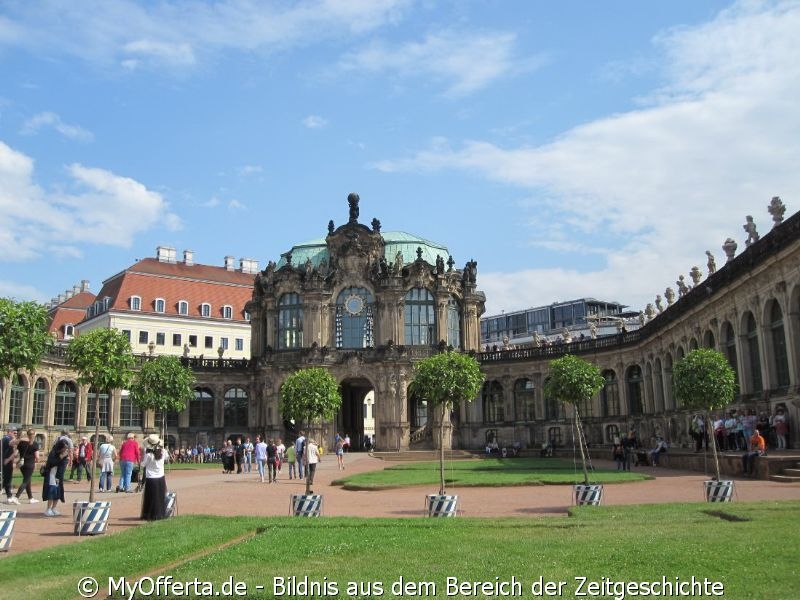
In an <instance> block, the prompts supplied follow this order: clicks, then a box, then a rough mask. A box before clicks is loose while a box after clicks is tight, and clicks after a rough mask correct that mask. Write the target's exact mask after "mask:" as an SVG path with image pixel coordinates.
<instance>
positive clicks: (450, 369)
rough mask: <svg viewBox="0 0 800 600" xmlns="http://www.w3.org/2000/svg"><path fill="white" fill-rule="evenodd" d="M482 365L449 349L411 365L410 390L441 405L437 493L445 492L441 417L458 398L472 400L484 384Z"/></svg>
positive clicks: (470, 357) (472, 358)
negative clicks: (412, 366)
mask: <svg viewBox="0 0 800 600" xmlns="http://www.w3.org/2000/svg"><path fill="white" fill-rule="evenodd" d="M483 379H484V377H483V373H481V366H480V364H478V361H477V360H475V358H474V357H472V356H469V355H467V354H462V353H460V352H455V351H449V352H442V353H440V354H435V355H433V356H429V357H428V358H425V359H423V360H421V361H419V362H418V363H417V364H416V365H414V381H412V382H411V391H412V392H413V393H414V394H415V395H417V396H418V397H419V398H423V399H425V400H427V401H428V402H430V403H431V404H432V405H434V406H440V407H441V409H442V410H441V415H440V417H441V421H440V426H439V484H440V485H439V493H440V494H444V493H445V479H444V421H445V416H446V414H447V411H448V410H450V409H451V408H453V407H454V406H456V405H457V404H459V403H460V402H471V401H472V400H474V399H475V397H476V396H477V395H478V394H479V393H480V391H481V385H483Z"/></svg>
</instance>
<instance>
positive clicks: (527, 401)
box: [514, 379, 536, 421]
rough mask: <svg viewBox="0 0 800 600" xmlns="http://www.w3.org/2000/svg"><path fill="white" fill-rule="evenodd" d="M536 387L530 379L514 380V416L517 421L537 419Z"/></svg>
mask: <svg viewBox="0 0 800 600" xmlns="http://www.w3.org/2000/svg"><path fill="white" fill-rule="evenodd" d="M535 392H536V389H535V388H534V386H533V381H531V380H530V379H517V380H516V381H515V382H514V418H515V419H516V420H517V421H533V420H535V419H536V394H535Z"/></svg>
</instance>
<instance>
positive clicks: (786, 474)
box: [769, 462, 800, 483]
mask: <svg viewBox="0 0 800 600" xmlns="http://www.w3.org/2000/svg"><path fill="white" fill-rule="evenodd" d="M769 479H770V481H780V482H782V483H800V462H798V463H795V465H794V467H784V468H783V469H781V472H780V473H778V474H776V475H770V476H769Z"/></svg>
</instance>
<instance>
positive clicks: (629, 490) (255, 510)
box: [0, 453, 800, 556]
mask: <svg viewBox="0 0 800 600" xmlns="http://www.w3.org/2000/svg"><path fill="white" fill-rule="evenodd" d="M346 460H347V467H346V471H345V473H357V472H362V471H370V470H375V469H382V468H384V467H385V466H387V465H390V464H391V463H387V462H384V461H382V460H380V459H377V458H373V457H371V456H369V455H368V454H364V453H354V454H349V455H348V456H347V459H346ZM595 463H596V466H598V467H609V468H611V467H612V463H610V462H608V463H607V464H605V463H604V462H603V461H595ZM634 470H635V471H640V472H644V473H648V474H650V475H654V476H655V479H653V480H650V481H643V482H634V483H621V484H613V485H606V486H605V492H604V500H603V503H604V504H608V505H625V504H652V503H664V502H701V501H703V500H704V495H703V494H704V492H703V484H702V482H703V481H704V480H706V479H707V477H706V476H705V475H703V474H702V473H696V472H689V471H679V470H673V469H667V468H652V467H643V468H635V469H634ZM341 475H342V472H341V471H339V470H338V469H337V468H336V460H335V457H333V456H325V457H324V459H323V461H322V463H321V464H320V466H319V468H318V469H317V479H316V482H315V485H314V491H315V492H317V493H322V494H323V495H324V505H323V514H324V515H325V516H349V517H398V518H412V517H413V518H421V517H423V516H424V515H425V510H424V509H425V506H424V501H425V495H426V494H429V493H435V492H436V491H437V489H436V486H419V487H411V488H403V489H396V490H386V491H380V492H375V491H370V492H367V491H348V490H344V489H342V488H341V487H338V486H332V485H330V484H331V481H333V480H335V479H337V478H339V477H340V476H341ZM735 480H736V488H735V500H736V501H739V502H745V501H757V500H800V484H796V483H790V484H787V483H778V482H773V481H763V480H751V479H739V478H735ZM167 485H168V487H169V489H170V490H173V491H175V492H177V494H178V510H179V514H181V515H187V514H213V515H225V516H233V515H247V516H259V515H261V516H284V515H288V514H289V496H290V495H291V494H294V493H302V492H303V491H304V490H305V484H304V482H302V481H299V480H293V481H290V480H289V479H288V472H287V470H286V469H284V470H283V473H281V474H280V476H279V482H278V483H277V484H267V483H260V482H259V481H258V474H257V473H255V472H254V473H250V474H242V475H223V474H222V468H221V467H220V468H219V469H216V468H198V469H192V470H172V471H171V472H168V473H167ZM34 490H35V491H34V493H36V494H40V493H41V479H38V478H37V479H36V481H35V486H34ZM447 491H448V493H454V494H458V495H459V497H460V503H461V509H462V510H463V514H464V516H468V517H519V518H540V517H551V518H553V517H564V516H566V515H567V511H568V509H569V508H570V506H571V505H572V488H571V486H569V485H542V486H519V487H504V488H483V487H467V488H457V487H452V488H448V490H447ZM88 498H89V492H88V485H87V484H86V482H83V483H80V484H72V483H67V485H66V499H67V502H66V504H62V505H61V506H60V507H59V510H60V511H61V512H62V516H60V517H45V516H44V515H43V511H44V505H43V504H42V503H39V504H32V505H31V504H28V503H27V501H26V500H23V504H21V505H20V506H17V507H13V508H15V509H16V510H17V511H18V515H17V525H16V530H15V533H14V541H13V546H12V549H11V552H10V553H0V556H3V555H4V554H5V555H6V556H8V555H14V554H19V553H21V552H25V551H29V550H34V549H38V548H45V547H49V546H54V545H57V544H66V543H79V542H81V541H84V540H86V539H89V538H86V537H84V538H78V537H76V536H75V535H73V533H72V522H71V514H72V502H73V501H74V500H87V499H88ZM95 499H96V500H111V501H112V502H113V504H112V509H111V518H110V521H109V533H110V534H114V533H117V532H120V531H124V530H126V529H128V528H130V527H137V526H138V525H141V524H142V523H143V521H140V520H139V518H138V516H139V509H140V505H141V494H135V493H132V494H115V493H110V494H99V493H98V494H95ZM4 508H12V507H9V506H5V505H4Z"/></svg>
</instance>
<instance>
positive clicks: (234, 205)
mask: <svg viewBox="0 0 800 600" xmlns="http://www.w3.org/2000/svg"><path fill="white" fill-rule="evenodd" d="M228 209H229V210H247V206H246V205H245V204H243V203H241V202H239V201H238V200H229V201H228Z"/></svg>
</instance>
